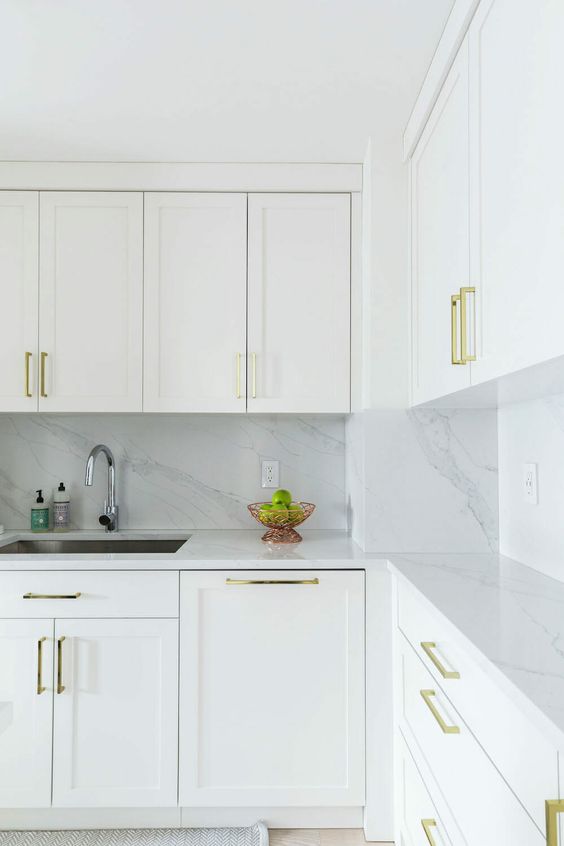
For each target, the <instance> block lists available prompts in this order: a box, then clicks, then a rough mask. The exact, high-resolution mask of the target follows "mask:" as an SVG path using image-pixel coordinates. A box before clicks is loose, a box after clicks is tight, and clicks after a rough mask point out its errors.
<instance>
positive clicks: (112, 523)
mask: <svg viewBox="0 0 564 846" xmlns="http://www.w3.org/2000/svg"><path fill="white" fill-rule="evenodd" d="M101 452H103V453H104V455H105V456H106V459H107V461H108V498H107V499H106V501H105V502H104V513H103V514H101V515H100V517H99V521H100V523H101V524H102V526H105V527H106V531H107V532H117V529H118V511H119V508H118V506H117V505H116V463H115V460H114V457H113V455H112V451H111V449H109V447H107V446H105V445H104V444H98V445H97V446H95V447H94V449H93V450H92V451H91V453H90V455H89V456H88V461H87V462H86V477H85V479H84V484H85V485H88V486H89V487H90V485H92V483H93V481H94V463H95V461H96V459H97V458H98V456H99V454H100V453H101Z"/></svg>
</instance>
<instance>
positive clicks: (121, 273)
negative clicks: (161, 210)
mask: <svg viewBox="0 0 564 846" xmlns="http://www.w3.org/2000/svg"><path fill="white" fill-rule="evenodd" d="M40 211H41V225H40V269H39V276H40V296H39V313H40V319H39V351H40V355H41V356H44V355H45V354H46V355H47V358H45V359H44V370H45V380H44V381H45V384H44V385H41V384H40V399H39V408H40V410H42V411H141V407H142V402H141V394H142V341H143V334H142V325H143V195H142V194H134V193H120V192H112V193H105V192H96V191H89V192H78V191H76V192H74V191H73V192H64V193H59V192H46V193H42V194H41V198H40ZM41 369H42V368H41V366H40V370H41ZM41 382H43V380H42V379H41V378H40V383H41ZM42 387H43V390H41V388H42Z"/></svg>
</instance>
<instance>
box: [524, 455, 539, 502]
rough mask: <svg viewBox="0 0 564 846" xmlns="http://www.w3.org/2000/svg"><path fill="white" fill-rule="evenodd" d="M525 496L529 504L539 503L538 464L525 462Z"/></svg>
mask: <svg viewBox="0 0 564 846" xmlns="http://www.w3.org/2000/svg"><path fill="white" fill-rule="evenodd" d="M523 497H524V499H525V502H528V503H529V505H538V503H539V494H538V486H537V465H536V464H523Z"/></svg>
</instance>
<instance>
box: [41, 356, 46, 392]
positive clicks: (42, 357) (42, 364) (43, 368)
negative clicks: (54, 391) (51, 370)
mask: <svg viewBox="0 0 564 846" xmlns="http://www.w3.org/2000/svg"><path fill="white" fill-rule="evenodd" d="M46 358H47V353H46V352H42V353H41V396H42V397H43V398H44V399H47V394H46V393H45V359H46Z"/></svg>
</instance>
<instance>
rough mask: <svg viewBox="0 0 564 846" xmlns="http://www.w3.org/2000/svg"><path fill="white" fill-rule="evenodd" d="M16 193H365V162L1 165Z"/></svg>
mask: <svg viewBox="0 0 564 846" xmlns="http://www.w3.org/2000/svg"><path fill="white" fill-rule="evenodd" d="M0 190H10V191H26V190H31V191H33V190H35V191H41V190H43V191H74V190H76V191H269V192H276V191H280V192H284V191H292V192H297V191H304V192H305V191H307V192H332V193H335V192H347V193H348V192H357V191H362V164H354V163H352V164H323V163H311V164H307V163H296V164H292V163H277V164H271V163H255V164H239V163H226V162H219V163H211V162H205V163H189V162H0Z"/></svg>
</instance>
